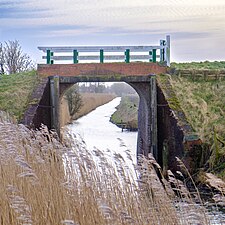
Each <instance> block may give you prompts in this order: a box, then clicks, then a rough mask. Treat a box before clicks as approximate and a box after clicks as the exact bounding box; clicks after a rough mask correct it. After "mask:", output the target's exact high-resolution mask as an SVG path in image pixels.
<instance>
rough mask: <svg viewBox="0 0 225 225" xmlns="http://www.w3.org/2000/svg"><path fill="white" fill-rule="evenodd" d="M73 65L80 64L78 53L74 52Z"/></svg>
mask: <svg viewBox="0 0 225 225" xmlns="http://www.w3.org/2000/svg"><path fill="white" fill-rule="evenodd" d="M73 63H78V51H77V50H76V49H75V50H73Z"/></svg>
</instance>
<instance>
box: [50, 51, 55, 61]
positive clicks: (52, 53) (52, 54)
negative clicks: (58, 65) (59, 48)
mask: <svg viewBox="0 0 225 225" xmlns="http://www.w3.org/2000/svg"><path fill="white" fill-rule="evenodd" d="M50 56H51V57H52V56H54V52H51V53H50ZM50 64H54V60H53V59H51V60H50Z"/></svg>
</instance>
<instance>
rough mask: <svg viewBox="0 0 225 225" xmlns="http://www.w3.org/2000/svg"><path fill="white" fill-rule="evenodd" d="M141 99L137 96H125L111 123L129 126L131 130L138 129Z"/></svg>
mask: <svg viewBox="0 0 225 225" xmlns="http://www.w3.org/2000/svg"><path fill="white" fill-rule="evenodd" d="M138 104H139V97H138V96H137V95H125V96H123V97H122V98H121V102H120V104H119V105H118V106H117V107H116V108H117V110H116V112H114V113H113V115H112V116H111V119H110V121H111V122H113V123H115V124H117V125H119V124H121V123H125V124H127V125H128V126H129V127H130V128H131V129H137V126H138V122H137V120H138V119H137V115H138Z"/></svg>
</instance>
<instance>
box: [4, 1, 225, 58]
mask: <svg viewBox="0 0 225 225" xmlns="http://www.w3.org/2000/svg"><path fill="white" fill-rule="evenodd" d="M167 34H169V35H171V48H172V49H171V59H172V61H204V60H225V44H224V40H225V1H224V0H213V1H212V0H210V1H209V0H139V1H137V0H111V1H109V0H47V1H46V0H0V42H4V41H7V40H15V39H16V40H19V42H20V44H21V45H22V48H23V49H24V52H26V53H28V54H29V55H31V56H32V58H34V59H35V60H37V61H38V60H39V59H40V58H41V52H39V51H38V49H37V46H48V45H52V46H56V45H153V44H158V43H159V40H160V39H163V38H165V36H166V35H167Z"/></svg>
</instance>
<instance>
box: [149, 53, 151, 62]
mask: <svg viewBox="0 0 225 225" xmlns="http://www.w3.org/2000/svg"><path fill="white" fill-rule="evenodd" d="M149 62H152V51H149Z"/></svg>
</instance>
